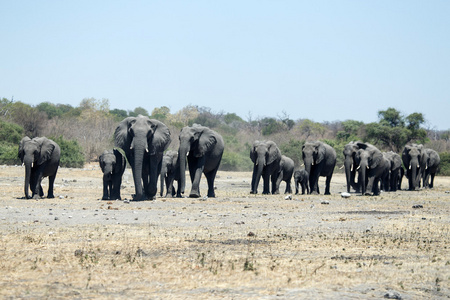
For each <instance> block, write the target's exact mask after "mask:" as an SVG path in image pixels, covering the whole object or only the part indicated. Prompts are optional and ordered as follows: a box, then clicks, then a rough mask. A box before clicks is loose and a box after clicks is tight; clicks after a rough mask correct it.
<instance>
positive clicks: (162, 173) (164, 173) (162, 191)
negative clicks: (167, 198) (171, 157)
mask: <svg viewBox="0 0 450 300" xmlns="http://www.w3.org/2000/svg"><path fill="white" fill-rule="evenodd" d="M166 170H167V168H166V167H165V166H163V167H162V168H161V175H160V176H161V178H160V180H161V186H160V192H159V195H160V196H161V197H162V196H163V195H164V180H165V179H166V173H167V172H166Z"/></svg>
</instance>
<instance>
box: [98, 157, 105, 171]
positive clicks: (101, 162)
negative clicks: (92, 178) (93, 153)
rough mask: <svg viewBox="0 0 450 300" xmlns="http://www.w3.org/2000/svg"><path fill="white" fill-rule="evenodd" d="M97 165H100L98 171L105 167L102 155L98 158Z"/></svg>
mask: <svg viewBox="0 0 450 300" xmlns="http://www.w3.org/2000/svg"><path fill="white" fill-rule="evenodd" d="M98 164H99V165H100V169H102V171H103V168H104V167H105V162H104V161H103V154H102V155H100V156H99V157H98Z"/></svg>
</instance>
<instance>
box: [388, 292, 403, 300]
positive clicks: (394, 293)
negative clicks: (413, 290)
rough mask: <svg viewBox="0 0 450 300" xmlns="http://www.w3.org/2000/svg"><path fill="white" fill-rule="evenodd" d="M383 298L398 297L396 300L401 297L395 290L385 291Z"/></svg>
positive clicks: (399, 299)
mask: <svg viewBox="0 0 450 300" xmlns="http://www.w3.org/2000/svg"><path fill="white" fill-rule="evenodd" d="M384 298H385V299H398V300H401V299H403V298H402V296H401V295H400V293H398V292H395V291H389V292H387V293H386V294H384Z"/></svg>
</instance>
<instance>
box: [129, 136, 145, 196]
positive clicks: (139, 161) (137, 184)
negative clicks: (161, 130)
mask: <svg viewBox="0 0 450 300" xmlns="http://www.w3.org/2000/svg"><path fill="white" fill-rule="evenodd" d="M141 140H144V141H145V142H141V143H136V141H141ZM134 141H135V142H134V143H133V144H132V145H133V147H132V149H131V151H132V152H133V162H132V166H133V168H132V170H133V179H134V189H135V192H136V194H135V195H134V200H142V199H144V193H143V187H142V168H143V163H144V155H147V151H148V149H147V143H146V142H147V139H146V138H145V139H138V138H135V139H134Z"/></svg>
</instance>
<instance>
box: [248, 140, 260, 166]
mask: <svg viewBox="0 0 450 300" xmlns="http://www.w3.org/2000/svg"><path fill="white" fill-rule="evenodd" d="M259 144H260V141H254V142H253V146H252V149H251V150H250V159H251V160H252V162H253V163H256V158H258V155H257V154H256V147H258V145H259Z"/></svg>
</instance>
